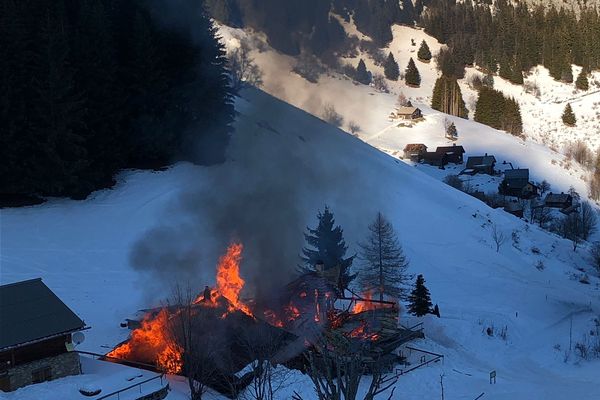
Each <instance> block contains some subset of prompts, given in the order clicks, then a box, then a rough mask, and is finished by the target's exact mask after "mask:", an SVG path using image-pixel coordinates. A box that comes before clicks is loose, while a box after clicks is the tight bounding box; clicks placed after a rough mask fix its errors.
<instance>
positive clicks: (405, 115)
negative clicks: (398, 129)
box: [396, 105, 423, 119]
mask: <svg viewBox="0 0 600 400" xmlns="http://www.w3.org/2000/svg"><path fill="white" fill-rule="evenodd" d="M396 117H397V118H399V119H417V118H422V117H423V113H422V112H421V109H420V108H418V107H414V106H412V105H411V106H401V107H398V109H397V110H396Z"/></svg>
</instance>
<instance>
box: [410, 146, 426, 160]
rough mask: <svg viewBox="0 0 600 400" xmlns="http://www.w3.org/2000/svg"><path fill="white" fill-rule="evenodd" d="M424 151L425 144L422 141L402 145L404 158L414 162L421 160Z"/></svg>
mask: <svg viewBox="0 0 600 400" xmlns="http://www.w3.org/2000/svg"><path fill="white" fill-rule="evenodd" d="M425 153H427V146H425V145H424V144H423V143H410V144H407V145H406V146H405V147H404V158H405V159H408V160H411V161H414V162H419V161H421V160H422V159H423V155H424V154H425Z"/></svg>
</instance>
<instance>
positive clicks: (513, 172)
mask: <svg viewBox="0 0 600 400" xmlns="http://www.w3.org/2000/svg"><path fill="white" fill-rule="evenodd" d="M504 177H505V178H506V180H513V179H517V180H520V179H525V180H527V181H528V180H529V169H526V168H524V169H507V170H506V171H504Z"/></svg>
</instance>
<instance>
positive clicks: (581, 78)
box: [575, 68, 590, 91]
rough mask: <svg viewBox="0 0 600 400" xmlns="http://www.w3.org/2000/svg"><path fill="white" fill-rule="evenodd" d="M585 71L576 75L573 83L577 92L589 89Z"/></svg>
mask: <svg viewBox="0 0 600 400" xmlns="http://www.w3.org/2000/svg"><path fill="white" fill-rule="evenodd" d="M587 75H588V74H587V71H586V70H585V68H583V69H582V70H581V72H580V73H579V75H577V80H576V81H575V87H576V88H577V89H579V90H584V91H585V90H588V89H589V88H590V84H589V81H588V77H587Z"/></svg>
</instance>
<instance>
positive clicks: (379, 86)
mask: <svg viewBox="0 0 600 400" xmlns="http://www.w3.org/2000/svg"><path fill="white" fill-rule="evenodd" d="M371 83H372V84H373V87H374V88H375V90H377V91H379V92H382V93H389V92H390V88H389V87H388V84H387V81H386V80H385V76H383V75H381V74H374V75H373V80H372V81H371Z"/></svg>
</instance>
